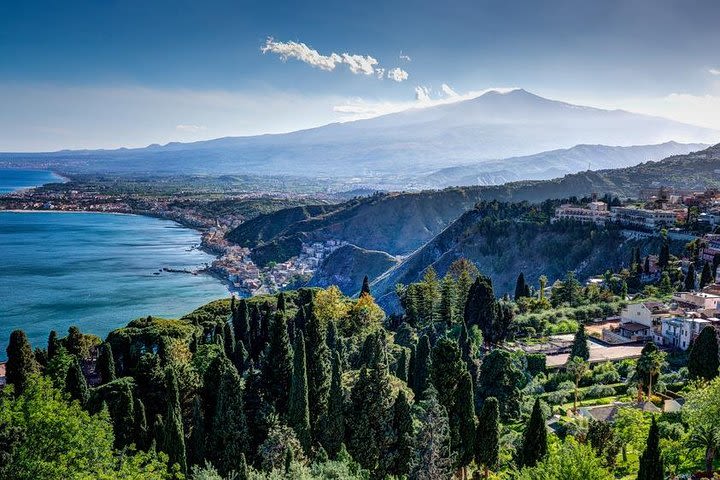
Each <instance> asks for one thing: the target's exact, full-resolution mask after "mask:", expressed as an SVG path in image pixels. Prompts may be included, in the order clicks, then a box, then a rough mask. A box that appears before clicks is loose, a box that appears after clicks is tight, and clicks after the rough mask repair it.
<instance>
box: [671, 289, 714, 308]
mask: <svg viewBox="0 0 720 480" xmlns="http://www.w3.org/2000/svg"><path fill="white" fill-rule="evenodd" d="M673 301H675V302H677V303H678V304H679V305H683V306H686V307H689V308H693V309H700V310H718V309H719V307H720V295H717V294H714V293H707V292H675V293H674V294H673Z"/></svg>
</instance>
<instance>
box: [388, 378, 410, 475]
mask: <svg viewBox="0 0 720 480" xmlns="http://www.w3.org/2000/svg"><path fill="white" fill-rule="evenodd" d="M393 430H394V431H395V445H394V456H393V461H394V463H393V466H392V469H391V471H390V473H391V474H393V475H397V476H403V475H407V474H408V473H409V472H410V463H411V462H412V457H413V453H414V436H415V431H414V427H413V418H412V413H411V411H410V403H409V402H408V399H407V395H405V391H404V390H402V389H401V390H400V392H399V393H398V395H397V398H395V405H394V406H393Z"/></svg>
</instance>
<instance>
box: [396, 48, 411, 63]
mask: <svg viewBox="0 0 720 480" xmlns="http://www.w3.org/2000/svg"><path fill="white" fill-rule="evenodd" d="M399 58H400V60H403V61H405V62H412V58H410V57H409V56H408V55H404V54H403V52H402V50H400V57H399Z"/></svg>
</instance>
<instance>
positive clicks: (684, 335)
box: [662, 317, 711, 350]
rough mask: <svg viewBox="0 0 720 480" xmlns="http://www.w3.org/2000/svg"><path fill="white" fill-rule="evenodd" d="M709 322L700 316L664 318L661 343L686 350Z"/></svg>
mask: <svg viewBox="0 0 720 480" xmlns="http://www.w3.org/2000/svg"><path fill="white" fill-rule="evenodd" d="M710 324H711V322H710V321H709V320H705V319H702V318H691V317H685V318H679V317H675V318H666V319H664V320H663V322H662V337H663V345H666V346H669V347H675V348H679V349H681V350H687V349H688V348H689V347H690V345H691V344H692V342H693V340H695V339H696V338H697V336H698V335H700V332H701V331H702V329H703V328H705V327H706V326H708V325H710Z"/></svg>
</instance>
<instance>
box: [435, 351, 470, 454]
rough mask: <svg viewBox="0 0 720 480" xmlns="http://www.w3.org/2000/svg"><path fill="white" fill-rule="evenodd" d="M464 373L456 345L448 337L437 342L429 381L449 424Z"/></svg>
mask: <svg viewBox="0 0 720 480" xmlns="http://www.w3.org/2000/svg"><path fill="white" fill-rule="evenodd" d="M466 371H467V368H466V367H465V363H464V362H463V360H462V357H461V356H460V348H459V347H458V345H457V343H456V342H455V341H454V340H451V339H450V338H448V337H443V338H441V339H440V340H438V342H437V343H436V344H435V346H434V347H433V349H432V367H431V368H430V379H431V381H432V384H433V386H434V387H435V390H437V392H438V400H439V401H440V404H441V405H442V406H443V407H445V409H446V410H447V411H448V415H449V416H450V419H451V424H452V417H453V413H454V408H453V407H454V404H455V389H456V388H457V386H458V384H459V383H460V379H461V378H462V376H463V375H464V373H465V372H466ZM453 440H456V439H453ZM453 443H454V442H453Z"/></svg>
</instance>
